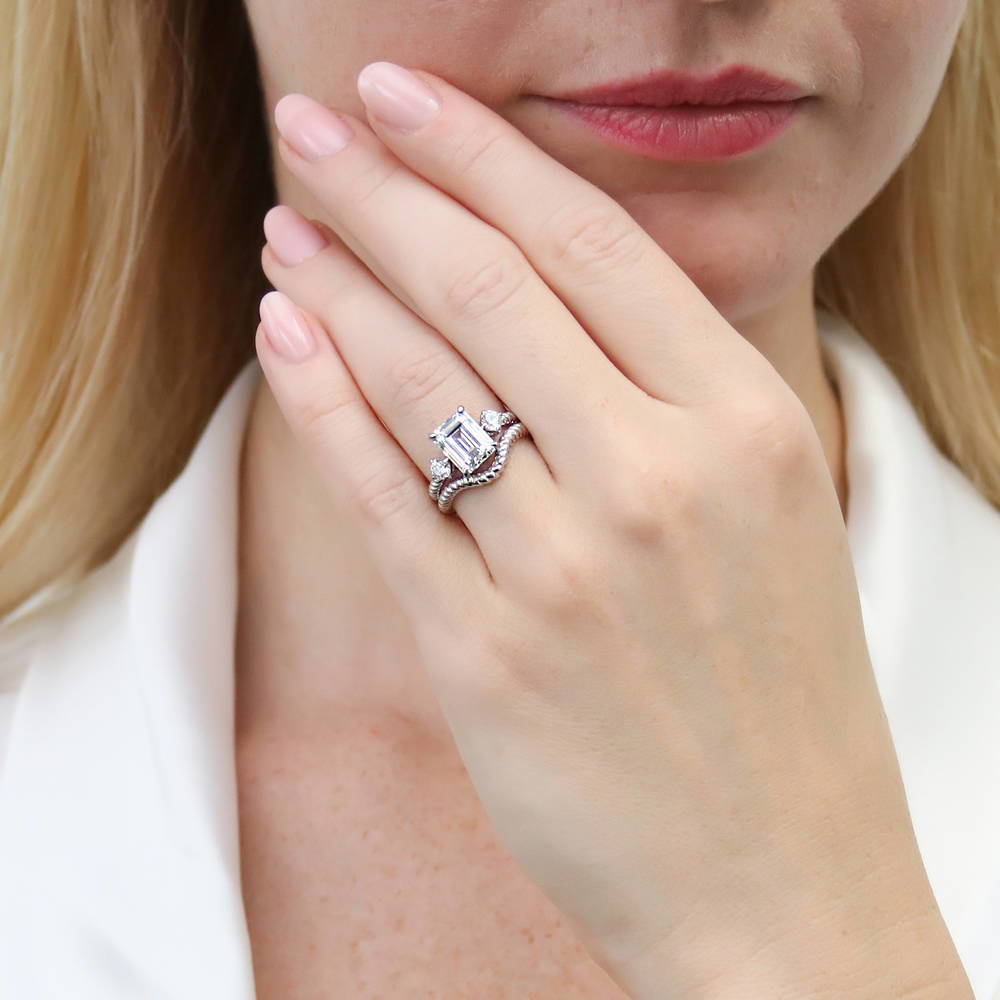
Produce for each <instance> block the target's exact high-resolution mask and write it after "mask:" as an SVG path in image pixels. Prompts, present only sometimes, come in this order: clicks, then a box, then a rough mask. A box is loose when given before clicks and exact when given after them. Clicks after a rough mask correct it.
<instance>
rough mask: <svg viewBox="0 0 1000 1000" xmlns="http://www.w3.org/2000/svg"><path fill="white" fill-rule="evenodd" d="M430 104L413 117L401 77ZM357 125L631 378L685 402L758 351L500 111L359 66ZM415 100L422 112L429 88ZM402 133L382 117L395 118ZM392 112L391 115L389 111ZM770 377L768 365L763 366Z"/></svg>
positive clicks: (743, 373)
mask: <svg viewBox="0 0 1000 1000" xmlns="http://www.w3.org/2000/svg"><path fill="white" fill-rule="evenodd" d="M414 77H415V78H416V84H417V86H418V87H419V86H421V85H423V86H425V87H426V86H429V87H430V88H431V94H432V95H434V96H436V97H437V98H438V101H439V103H440V109H439V110H437V111H436V113H434V114H433V115H432V116H431V117H430V118H429V119H428V120H427V121H426V123H425V124H422V125H420V124H416V123H417V122H418V120H419V115H416V114H414V113H412V112H411V113H409V115H408V116H407V111H408V109H411V108H412V109H418V108H419V107H420V102H419V99H418V94H415V93H414V91H413V89H412V87H413V85H412V83H411V82H410V80H411V79H412V78H414ZM358 92H359V94H360V95H361V98H362V100H363V101H364V102H365V105H366V109H367V112H368V122H369V124H370V125H371V127H372V129H373V130H374V131H375V132H376V133H377V135H378V136H379V138H380V139H381V140H382V141H383V142H384V143H385V144H386V145H387V146H388V147H389V148H390V149H391V150H392V151H393V153H395V155H396V156H397V157H399V159H401V160H402V161H403V162H405V163H406V164H407V165H408V166H410V167H411V168H412V169H413V170H414V171H416V172H417V173H419V174H421V175H422V176H423V177H425V178H426V179H427V180H429V181H431V183H433V184H435V185H436V186H437V187H440V188H441V189H442V190H444V191H446V192H447V193H448V194H450V195H451V196H453V197H454V198H455V199H456V200H457V201H460V202H461V203H463V204H464V205H465V206H466V207H467V208H469V209H470V210H471V211H472V212H474V213H475V214H476V215H478V216H479V217H480V218H482V219H483V220H484V221H486V222H489V223H490V224H491V225H493V226H494V227H495V228H497V229H499V230H500V231H501V232H504V233H505V234H506V235H507V236H509V237H510V238H511V239H512V240H513V241H514V242H515V243H516V244H517V245H518V246H519V247H520V249H521V250H522V251H523V253H524V254H525V256H526V257H527V258H528V259H529V260H530V261H531V264H532V266H533V267H534V268H535V270H536V271H538V273H539V274H540V275H541V276H542V278H544V279H545V281H546V283H547V284H548V285H549V286H550V287H551V288H552V289H553V291H555V292H556V294H557V295H558V296H559V297H560V299H562V301H563V302H564V303H565V304H566V305H567V306H568V307H569V308H570V310H571V311H572V312H573V313H574V315H575V316H576V317H577V319H578V320H579V322H580V323H581V325H583V326H584V327H585V328H586V329H587V331H588V332H589V333H590V335H591V337H592V338H593V339H594V340H595V341H596V342H597V343H598V344H599V345H600V346H601V348H602V349H603V350H604V352H605V354H607V356H608V357H609V358H610V359H611V360H612V361H613V362H614V363H615V365H616V366H617V367H618V368H619V370H621V371H622V372H623V373H624V374H625V375H626V376H627V377H628V378H629V379H630V380H631V381H632V382H634V383H635V384H636V385H638V386H639V387H640V388H642V389H643V390H645V391H646V392H647V393H648V394H649V395H651V396H653V397H655V398H657V399H661V400H664V401H666V402H672V403H680V404H694V403H697V402H699V401H705V400H707V399H710V398H714V397H716V396H718V394H719V393H720V392H724V391H726V390H727V389H729V388H731V387H732V385H733V379H734V378H740V379H743V380H746V379H747V378H748V377H750V376H751V373H752V372H754V371H760V373H761V376H762V377H768V375H767V374H765V373H767V372H770V368H769V367H768V368H765V367H763V366H762V367H761V368H759V369H758V368H756V367H755V366H756V365H758V364H760V362H761V361H762V360H763V359H762V357H761V356H760V354H759V352H757V351H756V349H755V348H754V347H753V346H752V345H751V344H750V343H749V342H748V341H747V340H745V339H744V338H743V337H742V336H741V335H740V334H739V333H738V332H737V331H736V330H735V329H733V328H732V327H731V326H730V325H729V324H728V323H727V322H726V321H725V320H724V319H723V318H722V317H721V316H720V315H719V313H718V311H717V310H716V309H715V308H714V306H713V305H712V303H711V302H710V301H709V300H708V299H707V298H706V297H705V296H704V294H703V293H702V292H701V290H700V289H699V288H698V287H697V286H696V285H695V284H694V282H693V281H691V279H690V278H689V277H688V276H687V275H686V274H685V273H684V271H683V270H682V269H681V268H680V267H679V266H678V265H677V264H676V263H675V262H674V261H673V260H672V259H671V258H670V256H669V255H668V254H667V253H666V252H665V251H664V250H663V249H662V248H661V247H660V246H659V244H658V243H656V241H655V240H654V239H653V238H652V237H651V236H650V235H649V234H648V233H647V232H646V231H645V230H644V229H643V228H642V227H641V226H640V225H639V224H638V223H637V222H636V221H635V219H634V218H633V217H632V216H631V215H630V214H629V213H628V212H627V211H626V210H625V209H624V208H623V207H622V206H621V205H620V204H619V203H618V202H616V201H615V200H614V199H613V198H612V197H611V196H610V195H608V194H606V193H605V192H604V191H602V190H601V189H600V188H598V187H597V186H596V185H594V184H591V183H590V182H589V181H588V180H586V179H585V178H583V177H581V176H580V175H579V174H576V173H574V172H573V171H572V170H570V169H569V168H568V167H566V166H565V165H563V164H562V163H560V162H559V161H558V160H556V159H554V158H553V157H551V156H549V154H548V153H546V152H545V151H544V150H542V149H540V148H539V147H538V146H536V145H535V144H534V143H533V142H531V141H530V140H529V139H528V138H527V136H525V135H524V134H523V133H522V132H520V131H519V130H518V129H517V128H515V127H514V126H513V125H512V124H511V123H510V122H508V121H507V120H506V119H505V118H503V117H502V116H501V115H499V114H497V113H496V112H494V111H493V110H492V109H490V108H488V107H486V106H485V105H483V104H481V103H480V102H479V101H477V100H475V98H473V97H471V96H470V95H468V94H466V93H464V92H463V91H461V90H459V89H458V88H457V87H454V86H452V85H451V84H449V83H448V82H447V81H445V80H443V79H441V78H440V77H438V76H436V75H435V74H433V73H428V72H426V71H423V70H413V71H409V70H406V69H404V68H403V67H400V66H397V65H395V64H394V63H389V62H375V63H370V64H369V65H367V66H366V67H365V68H364V69H363V70H362V71H361V72H360V74H359V75H358ZM423 105H424V107H426V108H427V110H428V111H433V102H432V101H431V100H430V99H429V95H427V96H425V97H424V102H423ZM401 109H402V111H403V116H402V117H406V119H407V122H408V125H410V126H413V127H409V128H400V127H396V126H394V125H393V124H391V123H390V121H389V120H388V119H389V118H392V117H401V116H400V114H399V112H400V110H401ZM394 113H395V114H394ZM770 377H773V372H770Z"/></svg>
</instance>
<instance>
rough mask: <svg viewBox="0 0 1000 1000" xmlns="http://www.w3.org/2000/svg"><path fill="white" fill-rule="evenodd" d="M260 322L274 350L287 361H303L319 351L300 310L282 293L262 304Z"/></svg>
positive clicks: (272, 293)
mask: <svg viewBox="0 0 1000 1000" xmlns="http://www.w3.org/2000/svg"><path fill="white" fill-rule="evenodd" d="M260 319H261V322H262V323H263V324H264V334H265V336H266V337H267V342H268V343H269V344H270V345H271V348H272V350H274V352H275V353H276V354H278V355H279V356H280V357H282V358H284V359H285V360H286V361H304V360H305V359H306V358H308V357H309V356H310V355H312V353H313V352H314V351H315V350H316V338H315V337H314V336H313V334H312V331H311V330H310V329H309V326H308V324H307V323H306V320H305V317H304V316H303V315H302V313H301V312H300V311H299V308H298V306H296V305H295V303H294V302H292V300H291V299H290V298H289V297H288V296H287V295H283V294H282V293H281V292H278V291H274V292H268V293H267V294H266V295H265V296H264V297H263V298H262V299H261V300H260Z"/></svg>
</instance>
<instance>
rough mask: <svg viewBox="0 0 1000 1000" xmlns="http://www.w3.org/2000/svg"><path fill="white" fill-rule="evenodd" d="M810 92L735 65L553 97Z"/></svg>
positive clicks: (641, 100) (740, 98) (647, 98)
mask: <svg viewBox="0 0 1000 1000" xmlns="http://www.w3.org/2000/svg"><path fill="white" fill-rule="evenodd" d="M810 93H811V92H810V91H809V89H808V88H807V87H804V86H802V85H801V84H798V83H796V82H794V81H793V80H786V79H783V78H782V77H779V76H774V75H773V74H771V73H767V72H765V71H764V70H759V69H755V68H754V67H752V66H744V65H736V66H728V67H726V68H725V69H723V70H720V71H719V72H718V73H714V74H711V75H705V76H698V75H695V74H692V73H681V72H679V71H677V70H669V69H668V70H655V71H653V72H652V73H647V74H645V75H643V76H640V77H633V78H631V79H628V80H618V81H614V82H612V83H606V84H601V85H599V86H596V87H590V88H587V89H585V90H575V91H572V92H568V93H564V94H556V95H553V96H554V97H555V98H556V99H557V100H563V101H572V102H574V103H577V104H616V105H636V104H641V105H646V106H648V107H659V108H663V107H671V106H673V105H676V104H711V105H725V104H734V103H737V102H759V101H767V102H771V101H795V100H798V99H800V98H802V97H808V96H809V95H810Z"/></svg>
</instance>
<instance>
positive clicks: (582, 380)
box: [275, 94, 641, 480]
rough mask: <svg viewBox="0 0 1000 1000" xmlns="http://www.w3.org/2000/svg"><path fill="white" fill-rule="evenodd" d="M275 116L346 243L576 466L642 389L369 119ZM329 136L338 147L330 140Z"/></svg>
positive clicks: (557, 467)
mask: <svg viewBox="0 0 1000 1000" xmlns="http://www.w3.org/2000/svg"><path fill="white" fill-rule="evenodd" d="M275 120H276V122H277V124H278V127H279V130H280V131H281V133H282V137H281V138H279V140H278V148H279V150H280V152H281V156H282V158H283V160H284V162H285V163H286V165H287V166H288V167H289V169H290V170H291V171H292V172H293V173H294V174H295V175H296V177H298V178H299V179H300V180H301V181H303V182H304V183H305V184H306V185H307V186H308V187H309V189H310V191H311V192H312V193H313V194H314V195H315V197H316V198H317V200H318V201H319V203H320V205H321V206H322V208H323V209H325V211H326V213H327V214H328V216H329V218H330V221H331V225H332V226H333V228H334V229H335V230H336V231H337V232H338V234H339V235H341V236H342V237H343V238H344V242H345V243H347V244H348V245H349V246H351V247H352V249H353V250H354V251H355V253H356V254H357V256H358V257H359V258H360V259H361V260H363V261H364V262H365V264H366V265H367V266H368V267H369V269H370V270H371V271H372V272H373V273H374V274H375V275H377V276H378V277H379V278H380V279H381V280H383V282H384V283H385V284H386V285H387V287H389V288H392V287H394V286H396V285H398V286H400V287H401V288H402V290H403V291H404V292H405V296H406V299H407V300H408V301H409V302H412V303H413V308H414V310H415V311H416V312H417V313H418V314H419V315H420V316H421V317H422V318H423V319H424V320H425V321H426V322H427V323H428V324H429V325H430V326H432V327H433V328H434V329H436V330H438V331H440V333H441V334H442V335H443V336H444V337H445V338H447V339H448V340H449V341H450V342H451V343H452V344H453V345H454V346H455V348H456V349H457V350H458V352H459V353H460V354H462V355H463V356H464V357H465V358H466V359H467V360H468V362H469V364H470V365H471V366H472V368H473V369H475V370H476V371H477V372H479V374H480V375H481V376H482V378H483V380H484V381H485V382H486V383H487V384H489V385H490V386H492V387H493V389H494V391H495V392H496V393H497V394H498V395H499V396H500V397H501V398H502V399H503V400H505V401H506V403H507V405H508V406H509V407H510V408H511V409H512V410H513V411H514V413H516V414H517V416H518V417H519V418H520V419H522V420H523V421H524V423H525V424H526V425H527V428H528V430H529V431H530V432H531V435H532V437H533V438H534V439H535V440H536V441H537V443H538V447H539V449H540V451H541V452H542V454H543V455H544V456H545V459H546V461H547V462H548V464H549V467H550V468H551V469H552V472H553V475H554V476H555V477H556V479H557V480H558V479H561V478H562V474H566V475H568V476H571V477H572V476H573V475H574V473H580V472H581V471H583V468H582V464H581V455H585V454H586V453H587V452H588V451H591V450H592V449H593V447H594V446H595V445H597V446H598V447H600V444H601V442H602V441H606V440H608V439H610V437H611V418H610V414H613V413H614V412H615V411H616V410H617V409H618V408H619V407H621V406H622V405H624V404H625V402H626V400H627V399H628V398H632V397H635V396H638V395H641V391H640V390H639V389H638V388H637V387H636V386H635V385H633V384H632V383H631V382H630V381H629V380H628V379H627V378H626V377H625V376H624V375H623V374H622V373H621V372H620V371H619V370H618V369H617V368H616V367H615V365H614V364H613V363H612V362H611V361H610V360H609V359H608V357H607V356H606V355H605V354H604V352H603V351H602V350H601V349H600V347H599V346H598V345H597V344H596V343H595V342H594V341H593V339H592V338H591V337H590V335H589V334H588V333H587V331H586V330H584V329H583V327H582V326H581V325H580V324H579V323H578V322H577V320H576V318H575V317H574V316H573V314H572V312H570V310H569V309H568V308H567V307H566V305H565V304H564V303H563V302H562V301H561V300H560V299H559V298H558V296H556V295H555V293H554V292H553V291H552V290H551V289H550V288H549V287H548V285H546V284H545V282H544V281H543V280H542V279H541V277H540V276H539V275H538V273H537V272H536V271H535V270H534V268H533V267H532V266H531V264H530V262H529V261H528V259H527V258H526V257H525V255H524V254H523V253H522V252H521V250H520V248H518V247H517V245H516V244H515V243H514V242H513V241H512V240H511V239H510V238H509V237H507V236H506V235H505V234H503V233H501V232H500V231H499V230H497V229H495V228H494V227H493V226H491V225H489V224H488V223H486V222H484V221H483V220H482V219H480V218H479V217H478V216H476V215H474V214H473V213H472V212H470V211H469V210H468V209H467V208H465V206H463V205H460V204H459V203H458V202H456V201H455V200H454V199H453V198H451V197H450V196H449V195H447V194H446V193H445V192H443V191H442V190H440V189H439V188H436V187H434V186H433V185H432V184H430V183H428V182H427V181H426V180H425V179H424V178H422V177H420V176H419V175H417V174H415V173H414V172H413V171H411V170H410V169H409V167H407V166H406V165H404V164H403V163H401V162H400V160H399V159H398V158H397V157H396V156H395V155H394V154H393V153H391V152H390V151H389V150H388V149H387V148H386V146H385V145H384V143H382V141H381V140H380V139H379V138H378V137H377V136H376V135H375V134H374V132H372V130H371V128H369V126H368V125H367V124H365V123H364V122H361V121H359V120H358V119H356V118H354V117H352V116H349V115H340V116H338V115H335V114H334V113H333V112H332V111H330V109H328V108H325V107H324V106H322V105H320V104H318V103H317V102H316V101H313V100H312V99H311V98H308V97H306V96H305V95H303V94H289V95H286V96H285V97H284V98H282V99H281V100H280V101H279V102H278V104H277V106H276V108H275ZM334 130H339V131H337V132H336V133H335V132H334ZM347 133H349V134H347ZM335 134H336V135H339V136H340V137H341V142H344V143H345V144H344V145H340V146H339V147H338V146H337V143H336V142H330V141H329V139H330V138H332V137H333V136H334V135H335ZM317 136H324V137H326V139H327V141H326V142H324V143H323V144H320V143H319V141H318V139H317ZM290 142H291V143H294V148H293V146H292V145H290V144H289V143H290ZM609 403H610V404H611V407H610V409H609V406H608V404H609ZM595 435H596V437H595Z"/></svg>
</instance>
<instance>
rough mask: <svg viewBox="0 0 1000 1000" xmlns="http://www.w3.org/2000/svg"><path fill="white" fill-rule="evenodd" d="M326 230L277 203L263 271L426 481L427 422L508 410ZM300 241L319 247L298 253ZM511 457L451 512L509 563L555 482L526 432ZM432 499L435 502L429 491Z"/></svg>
mask: <svg viewBox="0 0 1000 1000" xmlns="http://www.w3.org/2000/svg"><path fill="white" fill-rule="evenodd" d="M324 230H325V231H322V232H321V230H320V229H319V228H317V227H316V226H315V225H313V224H312V223H311V222H309V221H308V220H306V219H305V218H303V216H302V215H301V214H300V213H299V212H297V211H296V210H295V209H293V208H291V207H290V206H287V205H278V206H275V207H274V208H272V209H271V210H270V211H269V212H268V213H267V215H266V216H265V218H264V233H265V236H266V237H267V240H268V242H267V244H266V245H265V246H264V248H263V251H262V253H261V264H262V267H263V269H264V272H265V274H266V275H267V277H268V279H269V280H270V281H271V283H272V284H273V285H274V287H275V288H276V289H278V290H280V291H282V292H284V293H286V294H287V295H288V296H289V297H290V298H291V299H293V300H294V301H295V302H296V303H297V304H298V305H299V306H301V307H302V308H303V309H305V310H306V311H308V312H310V313H312V314H313V315H314V316H316V317H317V318H318V319H319V320H320V322H321V323H322V324H323V326H324V327H325V329H326V331H327V333H328V335H329V336H330V338H331V340H332V341H333V342H334V344H335V346H336V348H337V351H338V353H339V354H340V355H341V357H342V358H343V359H344V361H345V362H346V364H347V366H348V367H349V368H350V370H351V373H352V375H353V376H354V378H355V381H356V382H357V384H358V387H359V388H360V389H361V391H362V392H363V393H364V394H365V397H366V398H367V399H368V401H369V403H370V404H371V407H372V409H373V410H374V411H375V413H376V414H377V415H378V417H379V419H380V420H381V421H382V423H383V424H385V426H386V427H387V428H388V430H389V431H390V433H391V434H392V435H393V436H394V437H395V438H396V440H397V441H398V442H399V444H400V446H401V447H402V448H403V450H404V451H405V452H406V453H407V454H408V455H409V457H410V458H411V459H412V461H413V462H414V463H415V465H417V466H418V467H419V469H420V470H421V471H422V473H423V478H424V482H425V483H426V482H428V480H429V475H430V471H429V463H430V459H431V458H440V457H442V455H441V450H440V449H439V448H438V447H437V446H436V445H435V444H434V443H432V442H431V441H430V440H429V439H428V433H429V431H430V430H431V429H432V428H435V427H437V426H438V425H439V424H440V423H441V422H442V421H443V420H444V419H445V418H446V417H447V416H449V415H450V414H451V413H453V412H454V411H455V409H456V407H457V406H458V405H463V406H464V407H465V409H466V410H467V411H468V412H469V413H470V414H471V415H472V416H473V418H474V419H477V418H478V416H479V413H480V411H481V410H484V409H496V410H502V409H503V408H504V406H503V402H502V401H501V400H500V399H499V398H498V397H497V395H496V394H495V393H494V392H493V390H492V388H491V387H490V386H488V385H487V384H486V383H485V382H484V381H483V379H482V378H481V377H480V376H479V374H478V373H477V372H476V371H474V370H473V369H472V368H471V367H470V365H469V364H468V362H467V361H466V360H465V359H464V358H463V357H462V356H461V355H460V354H458V352H457V351H456V350H455V349H454V348H453V347H452V346H451V345H450V344H449V343H448V342H447V341H446V340H445V339H444V337H442V336H441V335H440V334H439V333H438V332H437V331H436V330H435V329H433V328H432V327H431V326H429V325H428V324H427V323H426V322H424V321H423V320H422V319H421V318H420V317H418V316H416V315H415V314H414V313H413V312H412V311H411V310H409V309H408V308H407V307H406V306H405V305H403V303H401V302H400V301H399V299H398V298H396V297H395V296H394V295H393V294H392V293H391V292H389V291H388V290H387V289H386V288H385V287H384V286H383V285H382V283H381V282H380V281H379V280H378V279H377V278H376V277H375V276H374V275H373V274H372V273H371V272H370V271H369V270H368V269H367V268H366V267H365V266H364V264H363V263H362V262H361V261H360V260H358V258H357V257H356V256H355V255H354V254H353V253H352V252H351V251H350V250H349V249H348V248H347V247H345V246H344V244H343V243H342V242H341V241H340V240H339V239H338V238H337V236H336V235H335V234H334V233H332V231H330V230H329V229H326V227H324ZM324 239H325V240H327V241H328V243H327V245H326V246H322V245H321V244H322V240H324ZM304 247H305V248H308V249H309V250H311V251H313V252H312V253H311V255H309V256H307V257H306V258H305V259H302V253H303V248H304ZM263 307H264V308H265V309H266V307H267V304H266V303H264V306H263ZM319 405H320V406H321V405H322V403H320V404H319ZM515 416H519V414H517V413H516V411H515ZM529 430H530V428H529ZM507 461H508V464H512V465H513V466H514V470H513V472H512V473H511V472H510V470H508V469H507V468H506V467H505V468H504V471H503V473H502V474H501V475H500V476H499V477H498V478H497V479H495V480H494V481H493V482H491V483H488V484H486V485H485V486H477V487H472V488H469V489H465V490H461V491H460V492H459V493H458V494H457V495H456V497H455V500H454V510H455V512H456V513H457V514H458V515H459V516H460V517H461V519H462V521H463V522H465V524H466V525H467V526H468V528H469V530H470V531H471V532H472V534H473V536H474V537H475V538H476V541H477V543H478V544H479V546H480V550H481V551H482V552H483V556H484V558H485V559H486V561H487V563H488V564H489V565H490V566H491V567H497V566H499V565H501V564H505V563H504V560H503V559H498V558H497V557H498V556H502V554H503V553H504V552H508V553H509V552H510V551H512V549H511V546H512V545H516V547H517V548H521V547H525V546H526V539H528V540H530V538H531V537H532V536H533V535H535V534H536V533H538V532H539V531H540V530H541V526H542V525H544V524H546V523H547V522H548V521H549V518H548V517H547V516H546V513H547V512H548V511H551V510H552V509H553V508H554V504H555V498H556V484H555V482H554V480H553V478H552V475H551V473H550V472H549V469H548V466H547V464H546V462H545V460H544V458H543V457H542V455H541V453H540V452H539V450H538V448H537V446H536V445H535V443H534V442H533V440H532V438H531V437H530V436H528V435H526V436H524V437H522V438H520V439H519V440H517V441H515V442H514V443H513V444H512V446H511V449H510V454H509V456H508V460H507ZM487 467H488V463H487V464H486V465H484V466H482V469H483V470H485V468H487ZM414 474H415V475H416V470H415V472H414ZM427 502H428V503H433V502H434V501H433V500H432V498H431V497H430V496H428V499H427ZM487 526H488V530H487ZM528 547H529V548H530V545H529V546H528Z"/></svg>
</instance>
